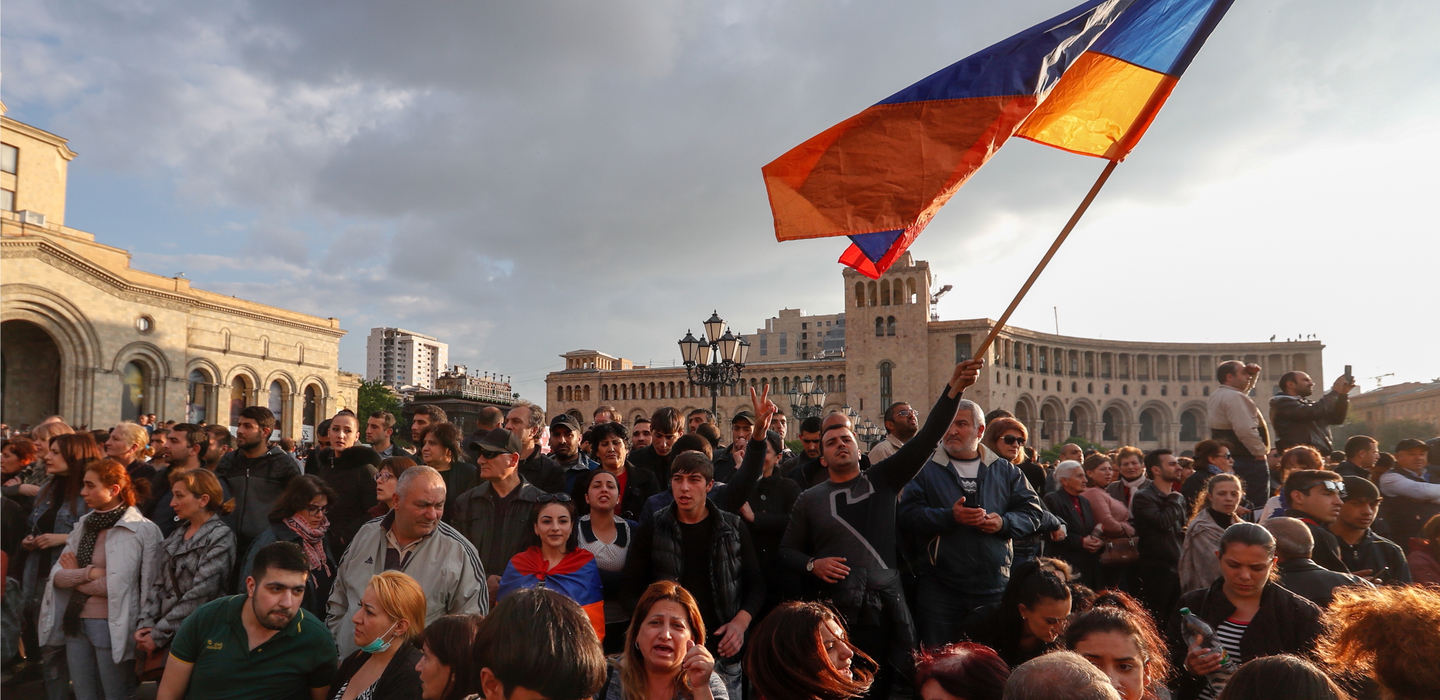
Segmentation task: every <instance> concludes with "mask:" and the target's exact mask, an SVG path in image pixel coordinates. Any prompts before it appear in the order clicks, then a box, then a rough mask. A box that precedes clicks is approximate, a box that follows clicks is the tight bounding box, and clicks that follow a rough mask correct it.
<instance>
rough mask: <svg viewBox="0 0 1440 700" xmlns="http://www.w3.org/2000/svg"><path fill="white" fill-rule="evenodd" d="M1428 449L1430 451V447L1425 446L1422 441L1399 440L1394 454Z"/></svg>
mask: <svg viewBox="0 0 1440 700" xmlns="http://www.w3.org/2000/svg"><path fill="white" fill-rule="evenodd" d="M1428 449H1430V446H1429V445H1426V444H1425V441H1424V440H1416V439H1415V438H1405V439H1404V440H1401V441H1400V442H1399V443H1398V444H1396V445H1395V452H1397V453H1399V452H1404V451H1405V450H1428Z"/></svg>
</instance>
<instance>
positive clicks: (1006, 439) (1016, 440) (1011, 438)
mask: <svg viewBox="0 0 1440 700" xmlns="http://www.w3.org/2000/svg"><path fill="white" fill-rule="evenodd" d="M1000 442H1003V443H1005V444H1007V445H1011V446H1014V445H1024V444H1025V438H1024V437H1021V436H1019V435H1003V436H1001V437H1000Z"/></svg>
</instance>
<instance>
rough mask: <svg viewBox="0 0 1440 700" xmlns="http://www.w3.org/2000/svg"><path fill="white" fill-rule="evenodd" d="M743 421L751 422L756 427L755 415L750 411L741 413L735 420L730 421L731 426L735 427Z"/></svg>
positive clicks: (737, 414) (736, 415)
mask: <svg viewBox="0 0 1440 700" xmlns="http://www.w3.org/2000/svg"><path fill="white" fill-rule="evenodd" d="M742 420H743V421H749V422H750V425H755V414H754V413H751V412H749V411H740V412H739V413H736V414H735V417H734V418H731V419H730V425H735V424H736V423H739V422H740V421H742Z"/></svg>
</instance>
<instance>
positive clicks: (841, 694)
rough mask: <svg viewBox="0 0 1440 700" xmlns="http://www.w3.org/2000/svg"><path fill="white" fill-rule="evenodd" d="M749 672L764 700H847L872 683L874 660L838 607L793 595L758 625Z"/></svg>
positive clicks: (747, 661) (747, 655) (748, 655)
mask: <svg viewBox="0 0 1440 700" xmlns="http://www.w3.org/2000/svg"><path fill="white" fill-rule="evenodd" d="M745 677H746V678H747V679H749V680H750V682H751V683H753V684H754V685H755V689H756V691H758V692H759V694H760V698H762V700H848V699H849V698H855V697H859V696H861V695H864V694H865V692H866V691H867V690H869V689H870V683H871V681H872V680H874V677H875V662H874V661H872V660H871V659H870V657H868V656H866V655H865V652H863V651H860V649H859V648H858V647H855V646H853V645H851V644H850V637H849V634H848V633H847V632H846V631H845V622H844V620H842V619H840V616H839V615H837V614H835V611H834V610H832V609H830V608H829V607H827V606H825V605H824V604H821V603H813V602H801V601H790V602H787V603H781V604H780V605H779V606H778V607H776V608H775V609H774V610H772V611H770V614H769V615H766V616H765V617H763V618H761V620H760V624H759V625H758V626H756V628H755V632H754V634H753V635H752V636H751V637H750V648H749V651H747V652H746V653H745Z"/></svg>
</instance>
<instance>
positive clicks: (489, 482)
mask: <svg viewBox="0 0 1440 700" xmlns="http://www.w3.org/2000/svg"><path fill="white" fill-rule="evenodd" d="M524 448H525V445H524V442H523V441H522V440H521V439H520V436H518V435H516V434H514V433H512V432H510V431H509V430H506V429H504V428H496V429H494V430H492V431H490V432H489V433H487V434H486V435H485V437H483V438H481V439H479V440H477V441H475V442H472V443H470V444H469V445H468V446H467V449H469V450H470V451H471V452H472V453H474V454H476V455H479V459H478V461H479V463H480V484H479V485H478V486H476V487H475V488H473V489H470V490H469V491H466V492H465V493H463V494H461V495H460V497H459V498H456V499H455V517H454V518H452V519H451V522H453V523H455V529H456V530H459V531H460V534H462V535H464V536H465V538H466V539H468V540H469V541H470V543H471V544H473V545H475V549H476V550H477V551H478V552H479V553H480V561H481V562H482V563H483V565H484V567H485V571H487V572H489V574H490V575H489V577H488V579H487V584H488V585H489V588H490V599H491V600H494V598H495V594H496V592H497V591H498V590H499V589H500V574H501V573H502V572H504V571H505V565H506V564H508V563H510V558H511V557H513V556H515V555H516V554H519V553H520V552H522V551H524V550H525V548H526V547H527V546H528V545H529V544H530V538H531V537H533V536H534V532H533V530H532V529H531V527H530V522H529V521H530V514H531V511H533V510H534V509H535V505H536V504H537V503H539V501H540V498H541V497H542V496H546V495H547V494H546V493H545V492H544V491H542V490H540V489H538V488H536V487H535V486H534V485H532V484H531V483H530V482H528V481H526V480H525V477H523V476H521V475H520V452H521V451H522V450H524ZM567 498H568V496H567Z"/></svg>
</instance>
